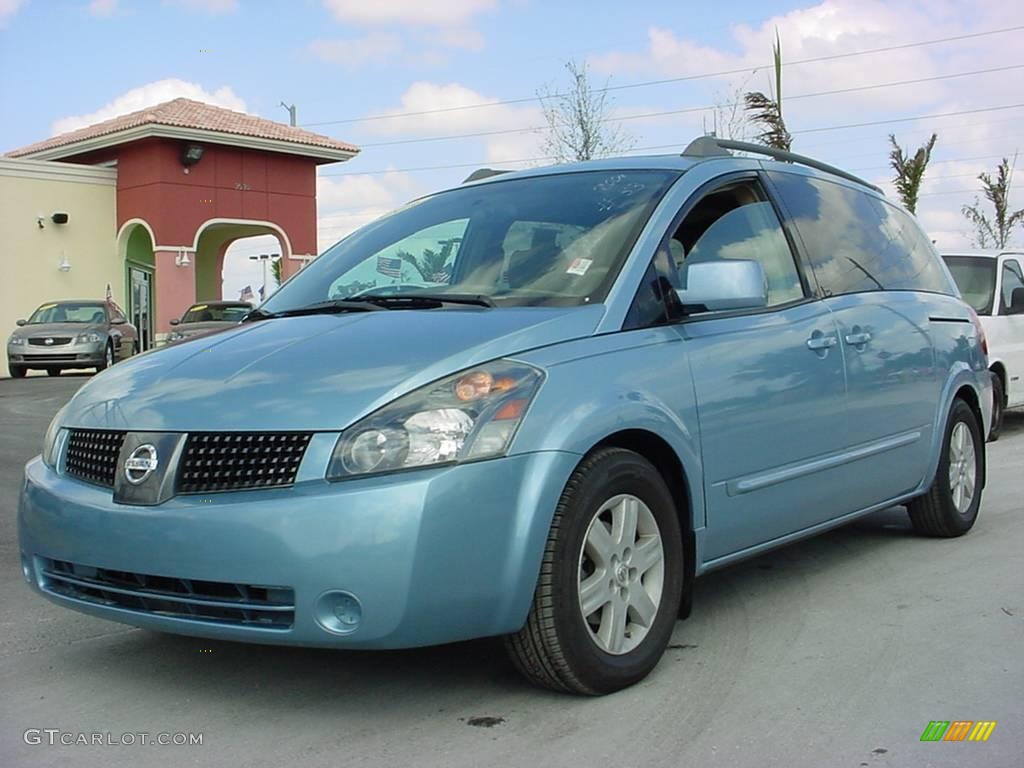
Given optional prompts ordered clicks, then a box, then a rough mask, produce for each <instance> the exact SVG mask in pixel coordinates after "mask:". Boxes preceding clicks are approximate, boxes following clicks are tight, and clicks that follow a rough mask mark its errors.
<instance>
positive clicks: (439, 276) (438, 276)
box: [430, 268, 452, 283]
mask: <svg viewBox="0 0 1024 768" xmlns="http://www.w3.org/2000/svg"><path fill="white" fill-rule="evenodd" d="M451 278H452V273H451V272H449V271H448V269H447V268H445V269H442V270H441V271H439V272H435V273H434V274H432V275H431V276H430V282H432V283H447V282H448V281H449V280H451Z"/></svg>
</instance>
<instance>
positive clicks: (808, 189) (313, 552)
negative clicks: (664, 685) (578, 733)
mask: <svg viewBox="0 0 1024 768" xmlns="http://www.w3.org/2000/svg"><path fill="white" fill-rule="evenodd" d="M737 149H738V150H742V151H744V152H746V153H748V154H749V153H751V152H757V153H761V154H762V155H767V156H769V157H771V158H772V159H761V158H755V157H750V156H743V157H741V156H734V155H733V154H731V152H730V151H729V150H737ZM991 409H992V392H991V377H990V376H989V375H988V366H987V361H986V349H985V339H984V333H983V331H982V330H981V326H980V323H979V322H978V319H977V317H976V315H975V314H974V312H973V311H972V310H971V309H970V308H969V307H968V306H967V305H966V304H964V303H963V302H962V301H961V300H960V298H959V297H958V293H957V290H956V288H955V286H954V285H953V283H952V281H951V279H950V276H949V273H948V272H947V269H946V267H945V265H944V264H943V263H942V261H941V260H940V259H939V258H938V256H937V255H936V253H935V251H934V250H933V248H932V246H931V243H930V242H929V240H928V238H927V237H926V236H925V235H924V234H923V233H922V231H921V230H920V228H919V227H918V225H917V224H916V223H915V221H914V220H913V219H912V218H911V217H910V216H908V215H907V214H906V213H904V212H903V211H902V210H901V209H899V208H897V207H895V206H894V205H892V204H891V203H889V202H888V201H887V200H886V199H885V198H884V196H883V195H882V194H880V192H879V191H878V190H877V189H875V188H874V187H872V186H871V185H870V184H868V183H867V182H864V181H862V180H859V179H857V178H856V177H853V176H850V175H849V174H846V173H844V172H842V171H840V170H838V169H835V168H831V167H829V166H826V165H824V164H822V163H818V162H815V161H813V160H810V159H809V158H804V157H801V156H798V155H793V154H790V153H783V152H777V151H774V150H766V149H765V148H763V147H757V146H753V145H744V144H739V143H737V142H729V141H720V140H716V139H713V138H708V137H705V138H702V139H698V140H697V141H695V142H694V143H693V144H691V145H690V146H689V147H688V148H687V150H686V151H685V152H684V153H683V154H681V155H673V156H664V157H631V158H622V159H611V160H602V161H593V162H586V163H580V164H577V165H566V166H557V167H551V168H543V169H532V170H528V171H521V172H515V173H497V172H490V171H487V172H482V173H481V172H478V173H476V174H474V175H473V176H472V177H471V180H469V181H468V183H466V184H463V185H462V186H459V187H457V188H455V189H451V190H448V191H445V192H441V193H439V194H435V195H431V196H428V197H425V198H423V199H420V200H417V201H415V202H413V203H411V204H409V205H407V206H405V207H404V208H402V209H400V210H398V211H397V212H395V213H393V214H391V215H389V216H387V217H385V218H382V219H380V220H378V221H376V222H374V223H372V224H370V225H368V226H366V227H364V228H363V229H361V230H359V231H357V232H356V233H354V234H352V235H350V236H349V237H347V238H345V239H344V240H342V241H341V242H339V243H338V244H337V245H335V246H334V247H332V248H330V249H329V250H328V251H326V252H325V253H324V254H323V255H321V256H320V257H319V258H318V259H316V261H314V262H313V263H312V264H311V265H310V266H308V267H307V268H306V269H304V270H303V271H302V272H300V273H299V274H298V275H297V276H296V277H295V278H293V279H292V280H290V281H289V282H287V283H286V284H285V285H284V286H283V287H282V288H281V289H280V290H279V291H278V292H277V293H276V294H275V295H274V296H272V297H271V298H270V299H269V300H268V301H266V302H265V303H264V304H263V305H262V306H261V307H260V308H259V309H257V310H255V311H253V312H252V313H251V314H250V315H249V316H248V318H247V320H246V322H244V323H243V324H242V325H240V326H239V327H237V328H235V329H232V330H229V331H226V332H224V333H222V334H219V335H217V336H214V337H210V338H205V339H199V340H196V341H191V342H185V343H182V344H179V345H175V346H171V347H167V348H166V349H162V350H158V351H156V352H152V353H148V354H145V355H140V356H138V357H137V358H132V359H131V360H129V361H127V362H125V363H121V364H118V365H116V366H114V367H113V368H111V369H110V370H109V371H106V372H104V373H103V374H102V375H100V376H97V377H96V378H95V379H93V380H92V381H90V382H89V383H88V384H86V385H85V386H84V387H82V388H81V390H80V391H79V392H78V393H77V394H76V395H75V396H74V398H73V399H72V400H71V401H70V402H69V403H68V405H67V406H66V407H65V408H64V409H62V410H61V411H60V412H59V413H58V414H57V416H56V417H55V418H54V420H53V423H52V424H51V426H50V428H49V430H48V432H47V434H46V438H45V444H44V449H43V454H42V456H40V457H38V458H36V459H34V460H32V461H31V462H29V464H28V466H27V467H26V477H25V483H24V486H23V489H22V492H21V499H20V506H19V532H20V546H21V557H22V564H23V568H24V573H25V578H26V579H27V580H28V582H29V583H30V584H31V585H32V586H33V587H34V588H36V589H37V590H39V591H40V592H42V594H44V595H45V596H46V597H48V598H49V599H51V600H53V601H54V602H56V603H58V604H60V605H64V606H66V607H69V608H74V609H76V610H80V611H84V612H86V613H90V614H93V615H95V616H100V617H103V618H107V619H112V620H115V621H121V622H125V623H128V624H134V625H136V626H140V627H147V628H150V629H155V630H161V631H167V632H178V633H184V634H190V635H198V636H202V637H209V638H219V639H225V640H239V641H249V642H258V643H275V644H295V645H309V646H331V647H337V648H350V649H368V648H400V647H410V646H422V645H429V644H436V643H447V642H452V641H457V640H464V639H468V638H477V637H487V636H504V637H505V645H506V647H507V649H508V651H509V654H510V656H511V658H512V660H513V662H514V663H515V664H516V666H517V667H518V668H519V669H520V670H521V671H522V672H523V673H524V674H525V675H526V676H527V677H528V678H529V679H531V680H532V681H534V682H536V683H538V684H541V685H544V686H548V687H551V688H554V689H558V690H563V691H572V692H576V693H584V694H600V693H607V692H610V691H614V690H617V689H620V688H622V687H625V686H628V685H630V684H632V683H635V682H636V681H638V680H640V679H642V678H643V677H644V676H645V675H647V674H648V673H649V672H650V671H651V670H652V669H653V668H654V666H655V665H656V664H657V662H658V660H659V658H660V657H661V655H662V653H663V651H664V649H665V647H666V645H667V643H668V641H669V636H670V634H671V632H672V630H673V626H674V624H675V622H676V620H677V618H679V617H680V616H685V615H687V614H688V612H689V610H690V604H691V594H692V587H693V581H694V579H695V578H696V577H697V576H700V575H701V574H704V573H707V572H708V571H710V570H712V569H714V568H720V567H722V566H725V565H729V564H731V563H735V562H737V561H738V560H741V559H742V558H746V557H750V556H752V555H755V554H758V553H760V552H763V551H765V550H766V549H769V548H771V547H776V546H779V545H781V544H785V543H788V542H791V541H795V540H797V539H800V538H803V537H806V536H810V535H813V534H816V533H820V532H822V531H825V530H827V529H829V528H833V527H835V526H838V525H842V524H844V523H848V522H849V521H851V520H853V519H855V518H857V517H859V516H861V515H864V514H867V513H869V512H871V511H873V510H878V509H881V508H884V507H887V506H889V505H893V504H906V505H907V509H908V511H909V515H910V520H911V522H912V523H913V526H914V528H915V529H917V530H918V531H920V532H921V533H923V534H926V535H930V536H946V537H952V536H959V535H961V534H963V533H966V532H967V531H968V530H969V529H970V528H971V526H972V525H973V524H974V522H975V519H976V517H977V514H978V508H979V505H980V502H981V494H982V488H983V486H984V482H985V453H984V451H985V443H984V441H983V439H982V435H985V434H987V432H988V428H989V424H990V420H991Z"/></svg>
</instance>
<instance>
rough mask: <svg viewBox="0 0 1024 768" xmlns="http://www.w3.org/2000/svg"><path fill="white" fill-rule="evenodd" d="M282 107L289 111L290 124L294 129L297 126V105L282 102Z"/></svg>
mask: <svg viewBox="0 0 1024 768" xmlns="http://www.w3.org/2000/svg"><path fill="white" fill-rule="evenodd" d="M281 106H282V107H284V108H285V109H287V110H288V122H289V123H290V124H291V125H292V126H293V127H294V126H295V105H294V104H285V103H284V102H283V101H282V102H281Z"/></svg>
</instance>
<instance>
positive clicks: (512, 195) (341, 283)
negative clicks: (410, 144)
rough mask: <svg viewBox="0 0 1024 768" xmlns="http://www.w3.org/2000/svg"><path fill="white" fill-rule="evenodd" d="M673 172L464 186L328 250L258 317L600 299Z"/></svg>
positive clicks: (565, 176)
mask: <svg viewBox="0 0 1024 768" xmlns="http://www.w3.org/2000/svg"><path fill="white" fill-rule="evenodd" d="M678 175H679V174H678V172H674V171H619V170H616V171H587V172H577V173H565V174H558V175H554V176H540V177H532V178H526V179H510V180H507V181H498V182H494V183H490V184H482V185H477V186H468V187H462V188H459V189H455V190H451V191H449V192H443V193H440V194H437V195H434V196H432V197H427V198H424V199H422V200H419V201H416V202H415V203H412V204H410V205H408V206H406V207H405V208H402V209H400V210H398V211H396V212H395V213H393V214H391V215H389V216H386V217H384V218H383V219H379V220H378V221H376V222H374V223H372V224H369V225H368V226H366V227H363V228H362V229H360V230H358V231H357V232H355V233H353V234H351V235H349V236H348V237H346V238H345V239H344V240H342V241H341V242H339V243H337V244H336V245H334V246H333V247H331V248H329V249H328V250H327V251H326V252H325V253H324V254H323V255H322V256H320V257H319V258H318V259H316V261H314V262H313V263H312V264H311V265H310V266H309V267H307V268H306V269H304V270H303V271H302V272H300V273H299V274H298V275H296V276H295V277H294V278H293V279H292V280H290V281H289V282H287V283H286V284H285V285H283V286H282V287H281V289H280V290H279V291H278V292H277V293H275V294H274V295H273V296H271V297H270V298H269V299H268V300H267V301H266V303H264V304H263V305H262V307H261V309H263V310H265V311H267V312H286V311H289V310H294V309H297V308H299V307H303V306H308V305H310V304H314V303H316V302H323V301H326V300H331V299H351V298H353V297H356V296H359V295H360V294H363V293H367V292H369V293H372V294H374V295H391V294H401V295H410V294H416V293H429V294H430V295H431V296H438V297H442V296H443V294H445V293H450V294H452V295H455V294H458V295H461V296H467V295H472V296H482V297H486V298H487V299H489V300H490V301H491V302H493V303H494V304H495V305H496V306H545V305H554V306H575V305H579V304H586V303H590V302H599V301H601V300H602V299H603V298H604V296H605V294H606V293H607V291H608V289H609V288H610V286H611V283H612V282H613V281H614V280H615V277H616V275H617V274H618V272H619V268H620V267H621V266H622V262H623V261H624V260H625V258H626V255H627V254H628V253H629V250H630V248H632V246H633V243H634V242H635V241H636V238H637V236H638V235H639V234H640V230H641V229H642V228H643V226H644V224H645V223H646V222H647V219H648V217H649V216H650V214H651V212H652V211H653V209H654V206H655V205H657V203H658V201H659V200H660V199H661V196H662V195H663V194H664V192H665V191H666V190H667V189H668V187H669V186H670V185H671V184H672V182H673V181H675V179H676V178H678Z"/></svg>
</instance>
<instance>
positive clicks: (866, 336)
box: [845, 331, 871, 347]
mask: <svg viewBox="0 0 1024 768" xmlns="http://www.w3.org/2000/svg"><path fill="white" fill-rule="evenodd" d="M845 338H846V343H847V344H850V345H851V346H854V347H859V346H862V345H864V344H867V343H868V342H869V341H871V334H870V333H868V332H867V331H860V332H859V333H848V334H846V336H845Z"/></svg>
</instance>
